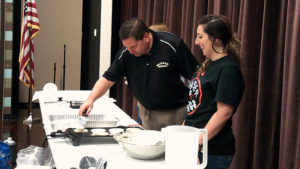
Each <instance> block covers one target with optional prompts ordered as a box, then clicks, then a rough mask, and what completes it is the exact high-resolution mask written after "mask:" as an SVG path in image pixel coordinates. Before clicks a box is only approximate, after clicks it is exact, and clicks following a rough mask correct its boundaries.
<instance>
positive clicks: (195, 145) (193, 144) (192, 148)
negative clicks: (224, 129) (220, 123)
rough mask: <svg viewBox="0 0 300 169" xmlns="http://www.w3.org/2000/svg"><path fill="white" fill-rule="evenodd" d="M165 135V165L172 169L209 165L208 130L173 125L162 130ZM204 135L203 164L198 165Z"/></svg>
mask: <svg viewBox="0 0 300 169" xmlns="http://www.w3.org/2000/svg"><path fill="white" fill-rule="evenodd" d="M162 132H163V133H164V135H165V165H166V166H167V167H170V168H176V167H177V168H183V167H184V168H204V167H205V166H206V165H207V130H206V129H197V128H195V127H190V126H181V125H173V126H167V127H166V128H163V129H162ZM200 134H202V135H203V149H202V151H203V157H202V163H201V164H200V165H197V159H198V149H199V136H200Z"/></svg>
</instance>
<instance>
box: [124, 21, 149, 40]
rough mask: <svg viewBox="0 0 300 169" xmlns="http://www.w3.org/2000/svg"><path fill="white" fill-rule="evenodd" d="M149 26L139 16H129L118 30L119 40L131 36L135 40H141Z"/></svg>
mask: <svg viewBox="0 0 300 169" xmlns="http://www.w3.org/2000/svg"><path fill="white" fill-rule="evenodd" d="M146 32H149V28H148V27H147V26H146V25H145V23H144V22H143V21H142V20H141V19H139V18H135V17H134V18H130V19H128V20H127V21H125V22H124V23H123V24H122V25H121V28H120V30H119V37H120V39H121V40H125V39H128V38H130V37H133V38H134V39H135V40H142V39H143V38H144V35H145V33H146Z"/></svg>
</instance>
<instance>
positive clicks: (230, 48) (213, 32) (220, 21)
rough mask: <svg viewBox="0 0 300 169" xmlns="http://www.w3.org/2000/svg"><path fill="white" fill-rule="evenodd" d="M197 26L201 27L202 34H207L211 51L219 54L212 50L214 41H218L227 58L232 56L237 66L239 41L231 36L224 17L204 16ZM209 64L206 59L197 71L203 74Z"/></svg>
mask: <svg viewBox="0 0 300 169" xmlns="http://www.w3.org/2000/svg"><path fill="white" fill-rule="evenodd" d="M199 25H202V26H203V30H204V32H205V33H207V34H208V36H209V38H210V39H211V40H212V49H213V50H214V51H215V52H216V53H220V52H217V51H216V50H215V48H214V44H215V40H216V39H220V40H221V42H222V44H223V47H224V52H225V53H227V54H228V55H229V56H232V57H233V58H234V59H235V60H236V61H237V62H238V64H240V59H239V57H238V50H239V47H240V40H239V39H238V38H237V37H236V36H235V35H234V34H233V32H232V29H231V23H230V21H229V20H228V19H227V18H226V17H225V16H222V15H205V16H204V17H202V18H201V19H200V20H199V21H198V26H199ZM209 63H210V60H209V59H206V60H205V61H204V62H203V64H202V67H200V70H199V71H200V72H204V71H205V70H206V68H207V66H208V65H209Z"/></svg>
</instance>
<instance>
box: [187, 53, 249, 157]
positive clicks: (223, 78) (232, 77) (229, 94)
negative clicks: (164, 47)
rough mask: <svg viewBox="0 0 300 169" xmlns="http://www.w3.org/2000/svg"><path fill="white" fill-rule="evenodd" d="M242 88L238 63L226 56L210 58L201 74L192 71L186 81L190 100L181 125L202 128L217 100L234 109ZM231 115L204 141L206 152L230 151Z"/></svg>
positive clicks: (220, 152)
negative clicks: (208, 139)
mask: <svg viewBox="0 0 300 169" xmlns="http://www.w3.org/2000/svg"><path fill="white" fill-rule="evenodd" d="M243 91H244V79H243V76H242V73H241V71H240V68H239V66H238V64H237V63H236V62H235V60H234V59H233V58H232V57H230V56H225V57H222V58H220V59H218V60H216V61H212V62H211V63H210V65H209V66H208V68H207V69H206V71H205V72H204V73H202V74H200V73H198V72H196V73H195V74H194V76H193V79H192V81H191V83H190V92H189V96H190V100H189V102H188V105H187V113H186V114H185V125H187V126H193V127H197V128H204V127H205V126H206V124H207V122H208V121H209V119H210V118H211V117H212V115H213V114H214V113H215V112H216V111H217V102H222V103H225V104H229V105H232V106H233V107H234V112H235V111H236V109H237V107H238V105H239V103H240V100H241V98H242V95H243ZM231 125H232V119H229V120H228V121H227V122H226V124H225V126H224V127H223V129H222V130H221V131H220V132H219V133H218V134H217V135H216V136H215V137H214V138H212V139H211V140H210V141H209V142H208V150H209V151H208V154H212V155H232V154H234V152H235V140H234V135H233V132H232V128H231Z"/></svg>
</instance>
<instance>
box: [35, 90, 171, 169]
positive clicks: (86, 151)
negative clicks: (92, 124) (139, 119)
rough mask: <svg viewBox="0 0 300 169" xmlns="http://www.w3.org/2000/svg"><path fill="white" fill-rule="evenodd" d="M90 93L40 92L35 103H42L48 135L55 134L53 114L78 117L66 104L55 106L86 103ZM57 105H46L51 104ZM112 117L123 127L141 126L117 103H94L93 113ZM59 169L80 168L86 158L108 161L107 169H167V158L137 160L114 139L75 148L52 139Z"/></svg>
mask: <svg viewBox="0 0 300 169" xmlns="http://www.w3.org/2000/svg"><path fill="white" fill-rule="evenodd" d="M89 93H90V91H57V92H55V93H50V94H49V93H45V92H43V91H40V92H36V93H35V94H34V96H33V100H35V99H39V102H40V108H41V113H42V117H43V124H44V129H45V131H46V134H47V135H48V134H50V133H51V132H52V130H51V127H50V126H49V123H50V122H49V118H48V116H49V114H53V113H71V114H72V113H73V114H74V113H75V114H76V113H78V109H71V108H70V107H69V106H68V104H66V103H65V102H55V101H56V100H57V98H58V97H62V98H63V100H64V101H68V100H69V101H70V100H73V101H74V100H76V101H84V100H85V99H86V98H87V97H88V95H89ZM51 101H54V102H53V103H45V102H51ZM99 112H100V113H104V114H111V115H113V116H116V117H118V118H119V119H120V124H119V125H132V124H137V123H136V122H135V121H134V120H133V119H131V118H130V117H129V116H128V115H127V114H126V113H125V112H123V111H122V110H121V109H120V108H119V107H117V106H116V105H115V104H114V103H113V99H110V98H107V97H105V96H103V97H102V98H100V99H98V100H97V101H96V102H95V103H94V108H93V110H92V112H91V113H99ZM48 143H49V146H50V149H51V152H52V156H53V158H54V161H55V165H56V168H57V169H69V168H71V167H76V168H79V162H80V159H81V158H82V157H84V156H91V157H94V158H95V159H96V160H97V159H98V158H100V157H101V158H104V159H105V160H107V169H122V168H130V169H135V168H136V169H148V168H149V169H150V168H151V169H153V168H165V164H164V157H161V158H159V159H155V160H137V159H134V158H132V157H130V156H129V155H128V154H127V153H126V152H125V151H124V150H123V148H122V147H121V146H120V145H119V144H118V143H117V142H116V141H114V140H113V138H110V137H106V138H93V139H85V140H84V141H82V142H80V146H73V144H72V143H71V142H70V141H69V139H64V138H48Z"/></svg>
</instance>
